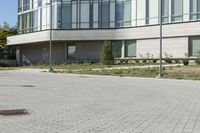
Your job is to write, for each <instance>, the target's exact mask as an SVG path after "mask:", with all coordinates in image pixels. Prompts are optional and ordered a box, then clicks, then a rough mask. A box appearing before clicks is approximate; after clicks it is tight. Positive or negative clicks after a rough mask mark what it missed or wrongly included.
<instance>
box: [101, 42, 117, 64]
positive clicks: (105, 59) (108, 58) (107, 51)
mask: <svg viewBox="0 0 200 133" xmlns="http://www.w3.org/2000/svg"><path fill="white" fill-rule="evenodd" d="M100 63H101V64H104V65H112V64H113V63H114V58H113V56H112V52H111V43H110V42H109V41H105V42H104V46H103V52H102V56H101V60H100Z"/></svg>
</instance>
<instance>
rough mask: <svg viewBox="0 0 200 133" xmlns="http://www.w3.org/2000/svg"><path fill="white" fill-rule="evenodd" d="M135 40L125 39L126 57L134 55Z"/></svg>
mask: <svg viewBox="0 0 200 133" xmlns="http://www.w3.org/2000/svg"><path fill="white" fill-rule="evenodd" d="M136 49H137V46H136V41H133V40H130V41H125V56H126V57H136V54H137V53H136Z"/></svg>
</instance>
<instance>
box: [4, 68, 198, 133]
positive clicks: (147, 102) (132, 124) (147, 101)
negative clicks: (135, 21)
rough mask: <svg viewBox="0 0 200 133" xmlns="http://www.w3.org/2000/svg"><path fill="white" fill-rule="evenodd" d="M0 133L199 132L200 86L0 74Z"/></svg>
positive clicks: (22, 72)
mask: <svg viewBox="0 0 200 133" xmlns="http://www.w3.org/2000/svg"><path fill="white" fill-rule="evenodd" d="M24 108H25V109H27V110H28V111H29V112H30V115H25V116H0V133H200V82H199V81H185V80H157V79H144V78H128V77H112V76H80V75H73V74H55V73H45V72H40V71H35V70H17V71H0V110H6V109H24Z"/></svg>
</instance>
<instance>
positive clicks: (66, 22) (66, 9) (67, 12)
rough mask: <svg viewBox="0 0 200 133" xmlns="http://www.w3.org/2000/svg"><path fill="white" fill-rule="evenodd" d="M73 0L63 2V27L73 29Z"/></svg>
mask: <svg viewBox="0 0 200 133" xmlns="http://www.w3.org/2000/svg"><path fill="white" fill-rule="evenodd" d="M71 19H72V16H71V0H63V3H62V29H71Z"/></svg>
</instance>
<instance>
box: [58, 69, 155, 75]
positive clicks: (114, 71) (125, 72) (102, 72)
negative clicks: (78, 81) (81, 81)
mask: <svg viewBox="0 0 200 133" xmlns="http://www.w3.org/2000/svg"><path fill="white" fill-rule="evenodd" d="M60 72H63V73H75V74H90V75H111V76H129V77H156V76H157V75H158V72H159V70H158V68H142V69H140V68H130V69H112V70H106V69H102V70H82V71H68V70H63V71H60Z"/></svg>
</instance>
